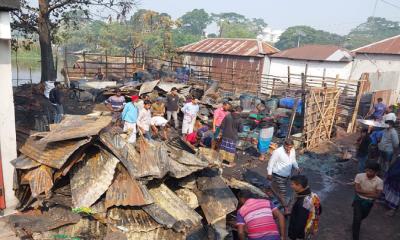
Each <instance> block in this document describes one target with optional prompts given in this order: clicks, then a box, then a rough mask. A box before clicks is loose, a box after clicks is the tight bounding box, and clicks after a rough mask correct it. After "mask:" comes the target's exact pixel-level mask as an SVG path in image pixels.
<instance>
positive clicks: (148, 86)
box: [139, 80, 160, 96]
mask: <svg viewBox="0 0 400 240" xmlns="http://www.w3.org/2000/svg"><path fill="white" fill-rule="evenodd" d="M159 81H160V80H155V81H151V82H145V83H143V84H142V86H140V91H139V96H141V95H142V94H145V93H149V92H152V91H153V90H154V88H155V87H156V86H157V84H158V82H159Z"/></svg>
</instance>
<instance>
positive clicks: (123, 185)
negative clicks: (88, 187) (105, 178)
mask: <svg viewBox="0 0 400 240" xmlns="http://www.w3.org/2000/svg"><path fill="white" fill-rule="evenodd" d="M117 171H118V172H117V173H116V177H115V180H114V182H113V183H112V184H111V186H110V187H109V188H108V190H107V194H106V200H105V206H106V208H109V207H112V206H143V205H148V204H151V203H153V200H152V197H151V196H150V194H149V193H148V190H147V188H146V187H145V186H144V185H143V184H142V183H140V182H138V181H137V180H135V179H133V178H132V177H131V176H130V175H129V173H128V171H127V170H126V169H125V168H124V167H122V166H119V167H118V170H117Z"/></svg>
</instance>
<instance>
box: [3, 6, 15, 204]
mask: <svg viewBox="0 0 400 240" xmlns="http://www.w3.org/2000/svg"><path fill="white" fill-rule="evenodd" d="M7 26H8V30H7ZM9 26H10V15H9V13H8V12H0V37H2V36H4V33H5V31H10V27H9ZM6 36H7V35H6ZM8 36H9V34H8ZM10 44H11V42H10V39H7V38H5V39H4V38H2V39H0V73H1V78H0V97H1V107H0V151H1V161H2V167H3V180H4V188H5V195H6V204H7V209H13V208H14V207H15V206H16V204H17V203H18V200H17V199H16V198H15V195H14V191H13V173H14V167H13V166H12V165H11V164H10V161H11V160H13V159H15V158H16V157H17V144H16V136H15V116H14V99H13V89H12V75H11V45H10Z"/></svg>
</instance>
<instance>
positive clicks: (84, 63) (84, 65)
mask: <svg viewBox="0 0 400 240" xmlns="http://www.w3.org/2000/svg"><path fill="white" fill-rule="evenodd" d="M83 77H84V78H86V51H83Z"/></svg>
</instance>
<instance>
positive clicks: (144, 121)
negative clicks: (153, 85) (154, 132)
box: [137, 100, 151, 140]
mask: <svg viewBox="0 0 400 240" xmlns="http://www.w3.org/2000/svg"><path fill="white" fill-rule="evenodd" d="M150 108H151V102H150V100H145V101H144V105H143V109H141V110H139V117H138V121H137V126H138V127H139V131H140V133H141V134H142V135H143V136H144V137H145V138H147V139H148V140H150V139H151V133H150V125H151V111H150Z"/></svg>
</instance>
